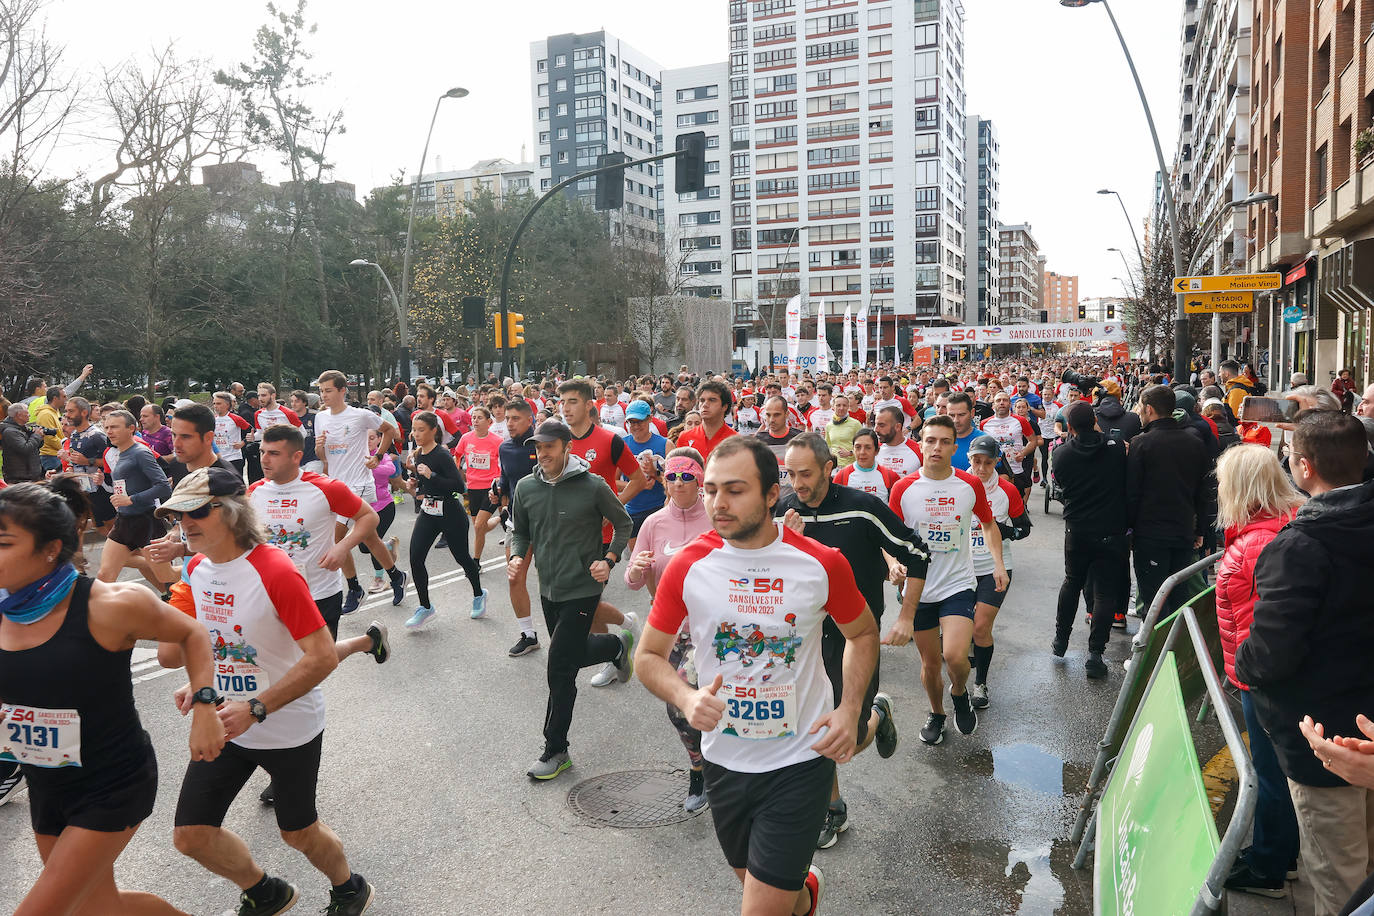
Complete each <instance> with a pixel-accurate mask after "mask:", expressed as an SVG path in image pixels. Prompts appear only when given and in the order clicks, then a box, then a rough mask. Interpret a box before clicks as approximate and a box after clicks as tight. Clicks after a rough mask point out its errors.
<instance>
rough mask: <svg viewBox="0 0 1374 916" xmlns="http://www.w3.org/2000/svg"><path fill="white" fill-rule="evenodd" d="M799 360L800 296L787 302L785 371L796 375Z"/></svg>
mask: <svg viewBox="0 0 1374 916" xmlns="http://www.w3.org/2000/svg"><path fill="white" fill-rule="evenodd" d="M800 358H801V296H793V297H792V298H791V299H788V300H787V371H788V372H789V373H791V374H793V375H796V374H797V371H798V369H797V366H798V360H799V359H800Z"/></svg>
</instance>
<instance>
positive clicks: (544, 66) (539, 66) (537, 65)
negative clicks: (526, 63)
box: [534, 58, 549, 73]
mask: <svg viewBox="0 0 1374 916" xmlns="http://www.w3.org/2000/svg"><path fill="white" fill-rule="evenodd" d="M548 69H549V60H548V58H541V59H540V60H537V61H535V62H534V70H535V72H536V73H544V72H546V71H547V70H548Z"/></svg>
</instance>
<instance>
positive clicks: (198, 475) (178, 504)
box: [156, 467, 244, 518]
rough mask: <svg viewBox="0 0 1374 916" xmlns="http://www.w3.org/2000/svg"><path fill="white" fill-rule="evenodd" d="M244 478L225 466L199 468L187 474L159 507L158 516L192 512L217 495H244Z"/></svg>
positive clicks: (164, 516)
mask: <svg viewBox="0 0 1374 916" xmlns="http://www.w3.org/2000/svg"><path fill="white" fill-rule="evenodd" d="M243 493H244V486H243V479H242V478H240V477H238V476H236V475H235V474H234V473H233V472H232V471H226V470H225V469H224V468H215V467H209V468H199V469H197V470H194V471H192V472H191V473H189V474H187V475H186V476H185V477H184V478H183V479H182V481H181V483H179V484H177V488H176V489H175V490H173V491H172V495H171V496H169V497H168V498H167V501H166V502H164V503H163V504H162V505H160V506H158V508H157V512H156V514H157V517H158V518H166V517H167V516H168V515H169V514H170V513H173V512H192V511H194V510H196V509H199V508H200V507H201V506H203V505H205V504H206V503H208V502H209V501H210V500H212V499H214V498H215V497H216V496H242V495H243Z"/></svg>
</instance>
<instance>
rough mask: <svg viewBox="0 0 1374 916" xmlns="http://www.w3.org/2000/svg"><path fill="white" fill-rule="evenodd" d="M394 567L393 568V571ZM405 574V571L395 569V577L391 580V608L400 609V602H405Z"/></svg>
mask: <svg viewBox="0 0 1374 916" xmlns="http://www.w3.org/2000/svg"><path fill="white" fill-rule="evenodd" d="M394 568H395V567H393V569H394ZM406 578H407V577H406V574H405V570H402V569H397V570H396V575H395V577H394V578H392V580H391V606H392V607H400V606H401V602H402V601H404V600H406Z"/></svg>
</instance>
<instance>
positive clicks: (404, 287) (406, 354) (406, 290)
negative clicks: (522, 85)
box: [353, 86, 468, 385]
mask: <svg viewBox="0 0 1374 916" xmlns="http://www.w3.org/2000/svg"><path fill="white" fill-rule="evenodd" d="M467 94H468V91H467V90H466V89H464V88H462V87H461V86H454V87H453V88H452V89H450V90H449V91H448V92H445V93H444V94H443V95H441V96H439V98H438V100H437V101H435V103H434V116H433V117H431V118H430V119H429V133H427V134H425V148H424V152H422V153H420V168H419V169H417V170H416V172H415V183H414V184H413V185H412V186H411V189H410V219H409V220H408V221H407V222H406V252H405V257H404V258H403V259H402V262H401V304H400V306H399V309H400V311H401V314H402V315H405V314H406V312H407V310H408V309H409V308H410V243H411V241H412V239H413V237H414V235H415V204H416V203H417V202H418V201H419V199H420V177H421V176H422V175H423V174H424V172H425V162H426V160H428V159H429V140H430V137H432V136H434V122H435V121H437V120H439V106H440V105H442V104H443V102H444V99H461V98H463V97H464V96H465V95H467ZM353 263H354V264H355V265H356V264H357V262H356V261H354V262H353ZM377 269H378V270H381V268H380V267H379V268H377ZM382 276H383V277H385V276H386V274H382ZM387 285H388V286H390V285H391V282H390V281H387ZM405 328H406V320H405V318H402V319H401V378H402V381H404V382H405V383H406V384H407V385H409V384H410V382H411V378H410V338H409V337H407V336H406V331H405Z"/></svg>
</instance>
